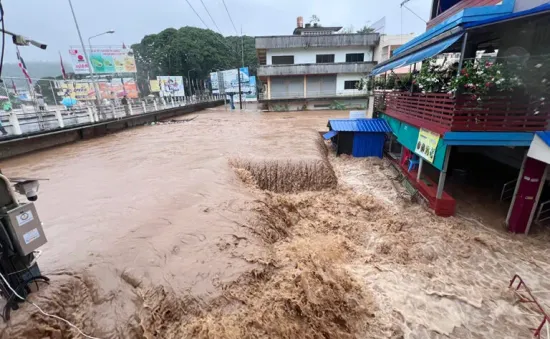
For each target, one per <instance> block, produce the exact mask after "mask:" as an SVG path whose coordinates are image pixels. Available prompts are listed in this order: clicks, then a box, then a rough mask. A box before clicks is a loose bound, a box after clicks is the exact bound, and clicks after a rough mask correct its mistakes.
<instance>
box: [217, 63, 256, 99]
mask: <svg viewBox="0 0 550 339" xmlns="http://www.w3.org/2000/svg"><path fill="white" fill-rule="evenodd" d="M238 73H239V71H238V70H237V69H236V68H235V69H230V70H226V71H221V72H212V73H210V82H211V84H212V93H213V94H220V87H222V89H224V90H225V92H229V93H237V94H238V93H239V81H238ZM240 74H241V91H242V92H243V93H244V94H243V97H244V98H245V100H246V101H256V77H255V76H250V75H249V73H248V67H241V68H240ZM220 76H221V79H223V86H222V84H221V83H220V82H221V81H220ZM249 92H250V93H249ZM233 99H234V100H235V102H239V96H238V95H235V96H234V98H233Z"/></svg>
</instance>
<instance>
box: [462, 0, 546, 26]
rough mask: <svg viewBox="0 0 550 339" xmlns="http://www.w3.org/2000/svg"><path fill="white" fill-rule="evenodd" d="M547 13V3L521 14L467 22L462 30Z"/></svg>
mask: <svg viewBox="0 0 550 339" xmlns="http://www.w3.org/2000/svg"><path fill="white" fill-rule="evenodd" d="M548 11H550V4H549V3H547V4H543V5H540V6H537V7H534V8H531V9H528V10H525V11H521V12H516V13H510V14H506V15H501V16H497V17H493V18H489V19H485V20H479V21H474V22H469V23H467V24H465V25H464V28H473V27H478V26H484V25H490V24H496V23H499V22H502V21H507V20H512V19H516V18H522V17H526V16H530V15H537V14H542V13H544V12H548Z"/></svg>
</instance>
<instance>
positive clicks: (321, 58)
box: [317, 54, 334, 64]
mask: <svg viewBox="0 0 550 339" xmlns="http://www.w3.org/2000/svg"><path fill="white" fill-rule="evenodd" d="M317 63H318V64H330V63H334V54H317Z"/></svg>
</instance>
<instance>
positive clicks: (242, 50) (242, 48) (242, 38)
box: [241, 25, 244, 68]
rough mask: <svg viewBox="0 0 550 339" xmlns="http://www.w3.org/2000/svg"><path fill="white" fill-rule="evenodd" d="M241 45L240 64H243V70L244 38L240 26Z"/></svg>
mask: <svg viewBox="0 0 550 339" xmlns="http://www.w3.org/2000/svg"><path fill="white" fill-rule="evenodd" d="M241 43H242V46H241V58H242V63H243V68H244V36H243V25H241Z"/></svg>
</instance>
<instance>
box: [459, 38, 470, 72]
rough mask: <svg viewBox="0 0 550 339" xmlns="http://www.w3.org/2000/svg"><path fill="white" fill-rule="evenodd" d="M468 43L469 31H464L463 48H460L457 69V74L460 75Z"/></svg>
mask: <svg viewBox="0 0 550 339" xmlns="http://www.w3.org/2000/svg"><path fill="white" fill-rule="evenodd" d="M467 43H468V32H466V33H464V38H463V39H462V48H461V49H460V60H459V61H458V70H457V71H456V76H459V75H460V71H462V64H463V63H464V54H465V53H466V44H467Z"/></svg>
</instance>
